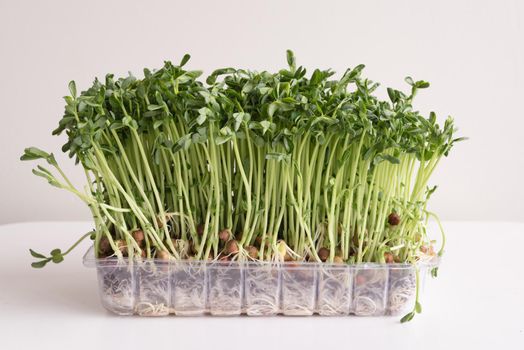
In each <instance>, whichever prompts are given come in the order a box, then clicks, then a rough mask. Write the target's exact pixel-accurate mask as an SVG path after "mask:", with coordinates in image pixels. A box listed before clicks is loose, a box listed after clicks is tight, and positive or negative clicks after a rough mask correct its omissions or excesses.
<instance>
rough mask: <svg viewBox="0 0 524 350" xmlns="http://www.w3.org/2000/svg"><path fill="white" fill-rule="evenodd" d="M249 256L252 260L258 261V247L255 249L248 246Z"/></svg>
mask: <svg viewBox="0 0 524 350" xmlns="http://www.w3.org/2000/svg"><path fill="white" fill-rule="evenodd" d="M246 250H247V254H248V255H249V257H250V258H251V259H256V258H257V257H258V249H257V248H256V247H253V246H252V245H250V246H248V247H247V248H246Z"/></svg>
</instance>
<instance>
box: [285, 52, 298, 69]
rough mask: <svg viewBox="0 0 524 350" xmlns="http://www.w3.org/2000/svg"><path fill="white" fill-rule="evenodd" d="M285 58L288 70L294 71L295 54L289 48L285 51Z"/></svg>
mask: <svg viewBox="0 0 524 350" xmlns="http://www.w3.org/2000/svg"><path fill="white" fill-rule="evenodd" d="M286 58H287V64H288V65H289V68H290V69H289V70H290V71H291V72H294V71H295V69H296V64H297V63H296V60H295V54H294V53H293V51H291V50H287V51H286Z"/></svg>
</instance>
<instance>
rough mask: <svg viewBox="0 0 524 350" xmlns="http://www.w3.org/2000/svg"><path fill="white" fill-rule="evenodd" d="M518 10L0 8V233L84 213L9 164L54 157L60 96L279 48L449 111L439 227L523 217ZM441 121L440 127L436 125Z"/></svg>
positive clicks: (264, 56) (416, 4) (496, 4)
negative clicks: (99, 82)
mask: <svg viewBox="0 0 524 350" xmlns="http://www.w3.org/2000/svg"><path fill="white" fill-rule="evenodd" d="M523 21H524V2H522V1H519V0H508V1H500V0H499V1H479V0H474V1H473V0H472V1H456V0H450V1H442V0H441V1H420V0H417V1H328V0H323V1H318V2H317V1H314V2H313V1H311V2H306V1H251V2H250V1H242V0H238V1H225V0H222V1H208V2H203V1H129V0H128V1H100V0H91V1H71V0H68V1H33V2H30V1H21V0H16V1H7V0H0V118H1V121H2V124H1V125H0V166H1V168H2V169H1V172H0V173H1V175H0V177H1V178H0V179H1V181H0V194H1V195H2V200H1V201H0V223H7V222H14V221H27V220H42V219H44V220H51V219H62V220H65V219H67V220H73V219H87V218H88V217H89V214H88V211H87V208H85V207H84V206H83V205H82V204H81V203H80V202H79V201H77V200H76V198H73V197H72V196H71V195H69V194H68V193H62V192H60V191H59V190H57V189H55V188H52V187H50V186H48V185H47V184H46V183H45V182H44V181H43V180H42V179H40V178H35V177H34V176H33V175H32V174H31V164H22V163H20V162H19V161H18V158H19V156H20V154H21V153H22V150H23V148H24V147H27V146H31V145H34V146H39V147H41V148H44V149H46V150H49V151H53V152H55V153H56V154H57V156H58V157H57V158H58V160H59V161H60V162H61V164H62V166H63V168H64V169H65V170H66V172H67V173H68V174H71V177H72V178H73V179H75V180H76V181H77V183H80V184H81V183H82V181H83V178H82V172H81V169H79V168H78V167H74V165H73V162H72V161H71V160H69V159H68V158H66V157H64V156H62V155H60V146H61V145H62V144H63V143H64V138H63V137H56V136H51V131H52V130H53V129H54V128H55V126H56V125H57V123H58V120H59V119H60V117H61V115H62V111H63V101H62V99H61V96H63V95H65V94H67V83H68V81H69V80H71V79H74V80H76V81H77V86H78V87H79V89H83V88H86V87H88V86H89V84H90V83H91V82H92V80H93V78H94V77H95V76H99V77H103V76H104V74H105V73H107V72H113V73H116V74H118V75H122V74H126V73H127V71H132V72H134V73H135V74H136V75H138V76H141V70H142V68H143V67H150V68H154V67H160V66H161V65H162V63H163V61H164V60H173V61H175V62H178V61H179V60H180V58H181V57H182V55H183V54H184V53H186V52H188V53H191V55H192V60H191V61H190V65H189V66H190V67H191V68H194V69H203V70H204V71H205V72H206V73H210V72H211V71H212V70H213V69H214V68H218V67H222V66H231V65H232V66H242V67H246V68H251V69H257V70H263V69H271V70H274V69H278V68H279V67H282V66H283V65H285V63H286V61H285V50H286V49H287V48H291V49H293V50H294V51H295V53H296V55H297V57H298V63H299V64H303V65H305V66H307V67H311V68H314V67H322V68H328V67H332V68H334V69H335V70H337V71H338V72H343V71H344V69H345V68H346V67H354V66H355V65H357V64H359V63H365V64H366V66H367V68H366V71H365V74H366V75H367V76H369V77H370V78H371V79H373V80H376V81H380V82H381V83H383V85H382V86H383V88H382V89H383V90H381V93H382V94H383V95H385V94H384V90H385V88H384V87H385V86H393V87H401V88H405V87H407V85H406V84H405V83H404V82H403V78H404V77H405V76H407V75H411V76H413V77H414V78H416V79H424V80H428V81H430V82H431V88H430V89H429V90H425V91H421V93H420V96H419V98H418V102H417V103H418V108H419V109H420V110H421V111H424V112H429V111H430V110H435V111H436V112H437V113H438V114H439V115H440V117H441V118H444V117H446V116H447V115H453V116H454V117H455V119H456V124H457V125H458V126H459V127H460V134H461V135H464V136H469V137H470V140H469V141H468V142H465V143H461V144H458V145H457V146H456V148H455V149H454V150H453V152H452V153H451V155H450V157H449V158H448V159H445V160H444V161H443V162H442V163H441V166H440V168H439V169H438V170H437V171H436V174H435V176H434V178H433V180H432V183H434V184H438V185H439V190H438V191H437V193H436V194H435V196H434V199H433V201H432V203H431V209H433V210H434V211H436V212H437V213H440V215H441V217H442V218H443V219H446V220H458V219H461V220H511V221H524V211H523V210H522V198H523V197H524V187H523V186H522V185H521V179H522V177H523V175H524V170H523V169H524V147H523V144H524V142H523V141H522V135H523V129H524V118H523V117H524V116H523V112H522V97H523V96H524V94H523V93H524V40H523V39H524V23H523ZM441 120H442V119H441Z"/></svg>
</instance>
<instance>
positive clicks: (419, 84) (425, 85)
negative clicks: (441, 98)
mask: <svg viewBox="0 0 524 350" xmlns="http://www.w3.org/2000/svg"><path fill="white" fill-rule="evenodd" d="M415 86H416V87H417V88H419V89H426V88H428V87H429V83H428V82H427V81H424V80H419V81H417V82H416V83H415Z"/></svg>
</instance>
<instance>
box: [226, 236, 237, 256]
mask: <svg viewBox="0 0 524 350" xmlns="http://www.w3.org/2000/svg"><path fill="white" fill-rule="evenodd" d="M226 252H227V254H237V253H238V243H237V241H235V240H234V239H233V240H231V241H229V242H227V244H226Z"/></svg>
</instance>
